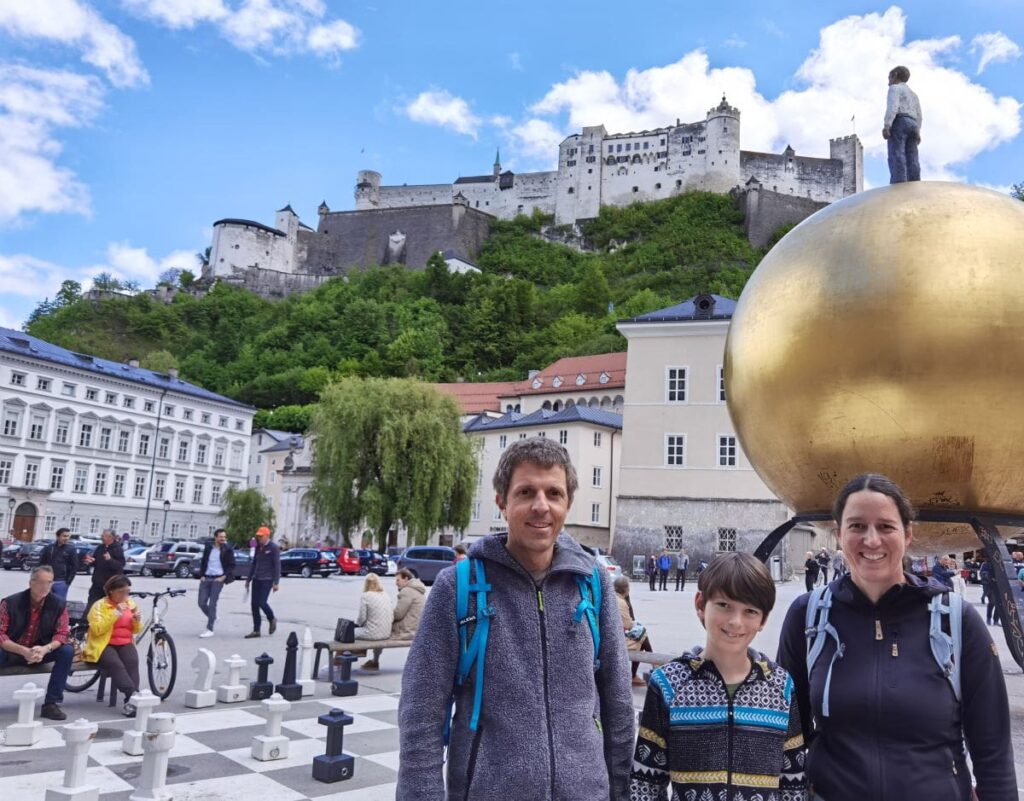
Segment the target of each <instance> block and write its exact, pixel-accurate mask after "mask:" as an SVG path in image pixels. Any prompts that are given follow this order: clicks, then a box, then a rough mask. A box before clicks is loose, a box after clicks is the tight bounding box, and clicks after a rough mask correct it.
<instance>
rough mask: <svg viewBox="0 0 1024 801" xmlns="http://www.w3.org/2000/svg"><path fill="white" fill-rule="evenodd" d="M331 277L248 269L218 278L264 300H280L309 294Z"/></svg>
mask: <svg viewBox="0 0 1024 801" xmlns="http://www.w3.org/2000/svg"><path fill="white" fill-rule="evenodd" d="M333 277H334V276H332V275H309V274H307V273H282V272H279V271H277V270H264V269H262V268H250V269H247V270H236V271H235V272H234V273H233V274H232V275H227V276H220V280H221V281H225V282H226V283H229V284H233V285H235V286H240V287H243V288H244V289H248V290H249V291H250V292H252V293H254V294H256V295H259V296H260V297H261V298H265V299H266V300H281V299H282V298H286V297H288V296H289V295H295V294H300V293H302V292H310V291H312V290H314V289H316V288H317V287H318V286H320V285H321V284H322V283H324V282H325V281H329V280H330V279H331V278H333Z"/></svg>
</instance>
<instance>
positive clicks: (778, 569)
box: [771, 556, 782, 581]
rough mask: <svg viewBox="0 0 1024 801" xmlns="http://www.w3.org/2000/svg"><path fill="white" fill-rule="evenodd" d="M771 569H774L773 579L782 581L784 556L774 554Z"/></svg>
mask: <svg viewBox="0 0 1024 801" xmlns="http://www.w3.org/2000/svg"><path fill="white" fill-rule="evenodd" d="M771 571H772V581H782V557H781V556H773V557H772V566H771Z"/></svg>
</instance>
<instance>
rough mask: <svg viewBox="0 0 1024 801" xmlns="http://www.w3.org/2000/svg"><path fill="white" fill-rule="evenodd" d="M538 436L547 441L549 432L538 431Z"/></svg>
mask: <svg viewBox="0 0 1024 801" xmlns="http://www.w3.org/2000/svg"><path fill="white" fill-rule="evenodd" d="M537 436H538V437H541V438H543V439H547V436H548V432H547V431H538V432H537Z"/></svg>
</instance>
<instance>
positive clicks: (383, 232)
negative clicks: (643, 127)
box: [204, 96, 864, 297]
mask: <svg viewBox="0 0 1024 801" xmlns="http://www.w3.org/2000/svg"><path fill="white" fill-rule="evenodd" d="M863 165H864V149H863V146H862V145H861V143H860V140H859V139H858V138H857V136H856V135H852V136H844V137H840V138H837V139H831V140H830V141H829V157H828V158H818V157H809V156H798V155H796V153H795V152H794V151H793V148H791V147H786V149H785V150H784V151H783V152H782V153H757V152H753V151H747V150H740V111H739V109H737V108H735V107H733V106H731V105H729V103H728V102H727V101H726V99H725V97H724V96H723V97H722V102H721V103H719V104H718V105H717V106H716V107H715V108H712V109H710V110H709V111H708V112H707V115H706V117H705V119H704V120H701V121H700V122H693V123H681V122H679V121H678V120H676V124H675V125H671V126H669V127H666V128H658V129H656V130H653V131H640V132H638V133H622V134H609V133H608V132H607V131H606V130H605V127H604V126H603V125H597V126H593V127H586V128H584V129H583V131H582V133H579V134H573V135H572V136H569V137H567V138H566V139H565V140H564V141H563V142H562V143H561V145H559V149H558V168H557V169H555V170H550V171H546V172H526V173H514V172H512V171H510V170H505V171H502V169H501V163H500V159H499V158H497V157H496V158H495V163H494V165H493V169H492V171H491V173H490V174H487V175H475V176H468V177H462V178H458V179H457V180H456V181H455V182H454V183H450V184H418V185H411V186H410V185H405V184H403V185H401V186H386V185H383V184H382V183H381V174H380V173H378V172H375V171H373V170H362V171H360V172H359V175H358V178H357V183H356V188H355V205H356V207H355V211H342V212H337V211H331V210H330V208H328V206H327V204H326V203H322V204H321V205H320V208H319V222H318V225H317V228H316V230H314V229H312V228H310V227H309V226H308V225H305V224H304V223H302V222H301V221H300V220H299V218H298V216H297V215H296V214H295V212H294V211H293V210H292V209H291V207H290V206H286V207H285V208H283V209H281V210H280V211H279V212H277V216H276V219H275V225H274V227H270V226H268V225H264V224H262V223H259V222H254V221H252V220H240V219H234V218H228V219H223V220H218V221H217V222H215V223H214V234H213V243H212V247H211V253H210V263H209V265H208V267H207V268H205V269H204V276H206V277H209V278H219V279H222V280H225V279H226V280H229V281H233V282H237V283H241V284H243V285H245V286H248V287H249V288H251V289H253V290H254V291H256V292H259V293H260V294H262V295H264V296H268V297H274V296H283V295H287V294H290V293H291V292H296V291H304V290H307V289H312V288H313V287H315V286H316V285H318V284H319V283H321V282H322V281H324V280H326V279H328V278H330V277H332V276H335V275H341V274H345V273H347V272H348V271H349V270H351V269H353V268H362V267H369V266H373V265H377V264H392V263H400V264H405V265H407V266H408V267H410V268H413V269H422V267H423V266H424V265H425V264H426V260H427V258H429V256H430V255H431V254H433V253H436V252H441V253H442V254H444V256H445V259H446V261H447V262H448V264H449V265H450V266H451V267H452V268H453V269H472V261H473V259H474V258H475V257H476V254H477V253H478V252H479V249H480V247H481V246H482V245H483V242H484V240H485V239H486V238H487V235H488V232H489V229H490V220H491V219H493V218H495V217H497V218H500V219H512V218H513V217H515V216H516V215H517V214H527V215H529V214H532V213H533V212H534V211H535V210H537V211H540V212H542V213H544V214H549V215H553V216H554V219H555V222H556V224H559V225H573V224H575V223H576V222H577V221H579V220H586V219H589V218H592V217H596V216H597V215H598V212H599V211H600V209H601V207H602V206H627V205H629V204H631V203H636V202H639V201H650V200H660V199H664V198H668V197H672V196H673V195H677V194H679V193H681V192H687V191H697V190H699V191H706V192H720V193H723V194H724V193H730V192H736V193H738V194H742V195H743V196H744V198H743V202H744V203H745V206H746V213H747V220H746V224H747V234H748V236H749V238H750V240H751V242H752V243H753V244H755V245H758V246H761V245H764V244H765V243H766V242H767V241H768V240H769V237H770V236H771V233H772V232H773V231H774V230H775V229H776V228H778V226H779V225H782V224H785V223H795V222H799V221H800V220H802V219H804V218H805V217H807V216H809V215H810V214H813V213H814V212H815V211H817V210H818V209H819V208H822V207H823V206H825V205H827V204H828V203H831V202H832V201H834V200H838V199H840V198H843V197H846V196H847V195H852V194H854V193H855V192H859V191H861V190H862V189H863V185H864V178H863V171H864V166H863Z"/></svg>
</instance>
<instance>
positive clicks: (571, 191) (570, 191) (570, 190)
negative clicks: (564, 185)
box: [569, 186, 576, 195]
mask: <svg viewBox="0 0 1024 801" xmlns="http://www.w3.org/2000/svg"><path fill="white" fill-rule="evenodd" d="M575 191H576V190H574V189H573V188H572V187H571V186H570V187H569V194H570V195H571V194H572V193H573V192H575Z"/></svg>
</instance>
